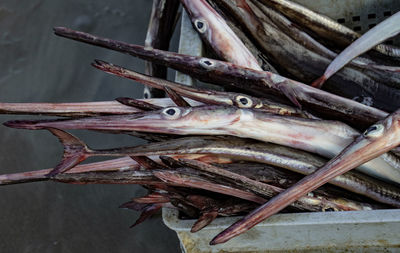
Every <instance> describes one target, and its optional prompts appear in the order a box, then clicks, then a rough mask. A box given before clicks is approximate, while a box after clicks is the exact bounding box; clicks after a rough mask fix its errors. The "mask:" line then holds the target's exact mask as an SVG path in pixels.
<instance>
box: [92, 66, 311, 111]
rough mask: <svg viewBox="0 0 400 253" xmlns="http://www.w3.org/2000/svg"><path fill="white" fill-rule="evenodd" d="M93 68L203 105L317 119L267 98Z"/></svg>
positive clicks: (110, 68)
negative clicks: (229, 106) (165, 90)
mask: <svg viewBox="0 0 400 253" xmlns="http://www.w3.org/2000/svg"><path fill="white" fill-rule="evenodd" d="M92 66H94V67H95V68H98V69H100V70H103V71H104V72H106V73H109V74H113V75H117V76H121V77H125V78H128V79H131V80H134V81H137V82H140V83H143V84H146V85H148V86H150V87H153V88H157V89H165V88H169V89H172V90H174V91H175V92H177V93H178V94H179V95H181V96H183V97H187V98H190V99H193V100H196V101H198V102H200V103H203V104H209V105H234V106H237V107H239V108H254V109H259V110H263V111H266V112H270V113H275V114H280V115H292V116H299V117H304V118H315V116H312V115H311V114H310V113H307V112H305V111H302V110H300V109H298V108H294V107H292V106H288V105H285V104H281V103H277V102H274V101H272V100H270V99H267V98H257V97H253V96H250V95H246V94H243V93H235V92H223V91H216V90H205V89H199V88H195V87H189V86H187V85H182V84H179V83H174V82H170V81H168V80H164V79H160V78H155V77H151V76H147V75H143V74H140V73H138V72H136V71H132V70H129V69H126V68H123V67H120V66H117V65H114V64H110V63H107V62H104V61H100V60H96V61H95V62H94V63H92ZM192 104H194V103H192Z"/></svg>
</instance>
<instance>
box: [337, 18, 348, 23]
mask: <svg viewBox="0 0 400 253" xmlns="http://www.w3.org/2000/svg"><path fill="white" fill-rule="evenodd" d="M337 22H338V23H339V24H344V23H345V22H346V20H345V19H344V18H339V19H338V20H337Z"/></svg>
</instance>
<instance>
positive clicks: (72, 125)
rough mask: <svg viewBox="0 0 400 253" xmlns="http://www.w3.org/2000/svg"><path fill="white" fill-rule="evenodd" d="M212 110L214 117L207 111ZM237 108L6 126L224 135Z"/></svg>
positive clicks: (17, 122) (179, 109)
mask: <svg viewBox="0 0 400 253" xmlns="http://www.w3.org/2000/svg"><path fill="white" fill-rule="evenodd" d="M210 109H213V110H214V112H215V113H214V114H213V113H208V110H210ZM235 110H236V109H234V108H230V107H211V106H205V107H201V108H196V109H195V108H193V107H190V108H183V107H167V108H164V109H162V110H159V111H151V112H141V113H134V114H129V115H111V116H99V117H87V118H78V119H56V120H38V121H31V120H15V121H8V122H6V123H4V125H5V126H7V127H12V128H19V129H31V130H38V129H47V128H57V129H82V130H83V129H84V130H114V131H139V132H155V133H166V134H181V135H187V134H196V133H198V134H224V128H225V127H226V126H227V125H229V124H232V123H234V122H235V120H237V118H238V117H240V116H239V115H238V114H236V113H235Z"/></svg>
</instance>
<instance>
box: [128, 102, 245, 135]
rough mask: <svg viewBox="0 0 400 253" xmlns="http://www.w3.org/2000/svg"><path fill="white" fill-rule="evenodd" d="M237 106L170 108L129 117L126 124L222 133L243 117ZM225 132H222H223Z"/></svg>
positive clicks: (139, 127)
mask: <svg viewBox="0 0 400 253" xmlns="http://www.w3.org/2000/svg"><path fill="white" fill-rule="evenodd" d="M237 110H238V109H237V108H235V107H231V106H200V107H175V106H172V107H166V108H164V109H162V110H158V111H154V112H151V113H146V114H143V116H141V117H134V118H132V119H131V120H130V119H126V122H125V123H124V124H126V126H127V127H128V128H131V129H132V130H135V131H146V132H147V131H153V132H161V133H170V134H219V133H220V131H221V130H222V129H223V128H225V127H227V126H228V125H231V124H233V123H234V122H236V121H237V120H239V119H240V113H239V112H237ZM221 134H222V133H221Z"/></svg>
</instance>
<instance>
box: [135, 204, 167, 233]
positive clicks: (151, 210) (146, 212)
mask: <svg viewBox="0 0 400 253" xmlns="http://www.w3.org/2000/svg"><path fill="white" fill-rule="evenodd" d="M161 207H162V204H151V205H148V206H147V207H145V208H144V209H143V211H142V213H141V214H140V216H139V218H138V219H137V220H136V221H135V223H134V224H132V225H131V226H130V227H129V228H133V227H135V226H137V225H139V224H140V223H142V222H143V221H145V220H147V219H148V218H150V217H151V216H153V215H154V214H155V213H156V212H158V210H160V209H161Z"/></svg>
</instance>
